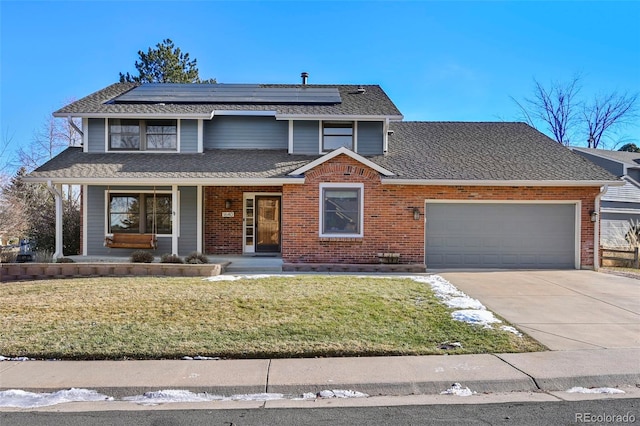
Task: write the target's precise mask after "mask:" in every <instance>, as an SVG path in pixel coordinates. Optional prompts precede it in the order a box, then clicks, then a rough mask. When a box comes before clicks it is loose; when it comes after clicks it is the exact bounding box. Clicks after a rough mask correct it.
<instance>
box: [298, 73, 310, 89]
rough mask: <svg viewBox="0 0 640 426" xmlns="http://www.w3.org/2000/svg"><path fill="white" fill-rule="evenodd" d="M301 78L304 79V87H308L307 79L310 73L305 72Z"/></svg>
mask: <svg viewBox="0 0 640 426" xmlns="http://www.w3.org/2000/svg"><path fill="white" fill-rule="evenodd" d="M300 77H302V85H303V86H306V85H307V78H309V73H308V72H303V73H302V74H300Z"/></svg>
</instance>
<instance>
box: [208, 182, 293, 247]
mask: <svg viewBox="0 0 640 426" xmlns="http://www.w3.org/2000/svg"><path fill="white" fill-rule="evenodd" d="M245 192H270V193H280V192H282V188H281V187H273V186H265V187H262V186H209V187H205V188H204V252H205V253H206V254H213V255H216V254H242V225H243V221H242V217H243V211H242V209H243V205H242V203H243V200H242V197H243V194H244V193H245ZM226 200H231V208H229V209H227V208H226V207H225V201H226ZM222 212H234V217H222Z"/></svg>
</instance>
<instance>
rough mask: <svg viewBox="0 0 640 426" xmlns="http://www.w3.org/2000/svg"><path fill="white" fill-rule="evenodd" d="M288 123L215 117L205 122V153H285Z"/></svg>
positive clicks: (244, 117) (271, 120)
mask: <svg viewBox="0 0 640 426" xmlns="http://www.w3.org/2000/svg"><path fill="white" fill-rule="evenodd" d="M288 134H289V122H288V121H277V120H276V119H275V118H273V117H246V116H218V117H214V118H213V120H210V121H205V122H204V148H205V149H287V148H288V146H289V138H288Z"/></svg>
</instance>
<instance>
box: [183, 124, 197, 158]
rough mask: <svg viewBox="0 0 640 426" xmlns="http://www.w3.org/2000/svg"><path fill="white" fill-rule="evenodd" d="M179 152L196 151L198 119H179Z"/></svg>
mask: <svg viewBox="0 0 640 426" xmlns="http://www.w3.org/2000/svg"><path fill="white" fill-rule="evenodd" d="M180 152H191V153H193V152H198V120H180Z"/></svg>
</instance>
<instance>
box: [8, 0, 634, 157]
mask: <svg viewBox="0 0 640 426" xmlns="http://www.w3.org/2000/svg"><path fill="white" fill-rule="evenodd" d="M0 19H1V22H0V24H1V33H0V36H1V69H0V78H1V88H0V90H1V97H0V101H1V104H0V108H1V110H0V111H1V119H0V127H1V129H0V130H1V132H2V133H1V135H2V137H3V138H6V137H7V135H8V136H9V137H12V144H13V147H12V149H13V150H15V149H17V147H18V146H19V145H24V144H29V143H31V141H32V140H33V134H34V132H35V131H37V130H38V129H39V128H41V126H42V125H43V123H44V122H45V121H46V120H47V117H48V116H50V114H51V112H53V111H54V110H56V109H57V108H59V107H61V106H63V105H64V104H65V103H66V101H67V100H69V99H72V98H81V97H83V96H86V95H88V94H90V93H92V92H94V91H96V90H99V89H101V88H103V87H105V86H107V85H109V84H111V83H113V82H116V81H117V80H118V73H119V72H127V71H129V72H131V73H135V71H136V70H135V67H134V62H135V61H136V60H137V59H138V55H137V52H138V50H144V51H146V50H147V49H148V48H149V47H152V46H155V45H156V44H157V43H159V42H160V41H161V40H162V39H164V38H171V39H172V40H173V41H174V43H175V44H176V46H178V47H180V48H181V49H182V50H183V51H184V52H188V53H189V54H190V56H191V57H192V58H196V59H197V60H198V68H199V70H200V77H201V78H216V79H217V80H218V82H221V83H298V82H299V81H300V72H301V71H307V72H309V75H310V76H309V83H316V84H333V83H353V84H379V85H381V86H382V87H383V89H384V90H385V91H386V92H387V94H388V95H389V96H390V97H391V99H392V100H393V101H394V102H395V103H396V105H397V106H398V108H399V109H400V111H401V112H402V113H403V114H404V116H405V120H425V121H432V120H442V121H502V120H507V121H513V120H520V119H521V117H520V115H519V111H518V108H517V106H516V105H515V103H514V102H513V101H512V100H511V99H510V96H512V97H514V98H517V99H522V98H524V97H526V96H530V95H531V93H532V86H533V78H536V79H537V80H538V81H540V82H541V83H543V84H548V83H550V82H551V81H566V80H569V79H571V78H572V76H573V75H574V74H575V73H581V74H582V76H583V89H582V92H581V93H582V95H583V96H584V97H586V98H590V97H592V96H593V95H595V94H598V93H606V92H611V91H614V90H618V91H631V92H636V91H638V90H640V25H638V22H640V2H636V1H627V2H614V1H603V2H596V1H583V2H581V1H563V2H542V1H530V2H520V1H518V2H516V1H513V2H501V1H491V2H484V1H471V2H462V1H447V2H435V1H404V2H403V1H374V2H371V1H353V2H342V1H323V2H311V1H299V2H294V1H287V2H273V1H262V2H248V1H235V2H222V1H191V2H189V1H183V2H173V1H127V2H120V1H108V2H100V1H71V2H61V1H35V2H34V1H11V0H8V1H7V0H0ZM541 130H542V129H541ZM615 137H616V139H618V140H619V139H624V140H625V141H631V142H635V143H637V144H640V126H639V125H637V124H636V125H635V126H631V127H627V128H625V129H623V130H621V131H620V132H618V134H617V135H616V136H615ZM581 139H582V138H580V137H577V138H576V139H575V144H584V143H585V142H584V141H582V140H581ZM0 142H2V140H0ZM610 148H613V145H611V146H610Z"/></svg>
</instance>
